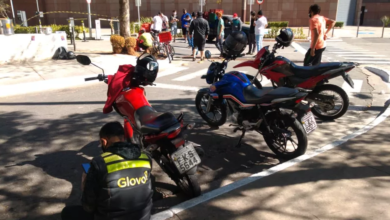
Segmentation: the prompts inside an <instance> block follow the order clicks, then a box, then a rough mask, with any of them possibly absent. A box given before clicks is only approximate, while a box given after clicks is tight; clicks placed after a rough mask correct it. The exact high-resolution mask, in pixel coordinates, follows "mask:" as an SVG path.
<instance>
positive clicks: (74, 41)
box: [72, 26, 76, 52]
mask: <svg viewBox="0 0 390 220" xmlns="http://www.w3.org/2000/svg"><path fill="white" fill-rule="evenodd" d="M72 38H73V49H74V51H75V52H76V36H75V34H74V26H72Z"/></svg>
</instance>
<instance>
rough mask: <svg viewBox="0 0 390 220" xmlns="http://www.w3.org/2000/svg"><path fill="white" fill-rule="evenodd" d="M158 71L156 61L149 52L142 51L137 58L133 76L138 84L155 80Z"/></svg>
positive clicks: (145, 83)
mask: <svg viewBox="0 0 390 220" xmlns="http://www.w3.org/2000/svg"><path fill="white" fill-rule="evenodd" d="M157 73H158V62H157V60H156V59H155V58H154V57H153V56H152V55H150V54H148V53H144V54H142V55H141V56H140V57H138V59H137V65H136V66H135V71H134V75H133V76H134V78H135V80H136V81H137V82H138V83H139V84H144V85H147V84H150V83H152V82H154V80H156V77H157Z"/></svg>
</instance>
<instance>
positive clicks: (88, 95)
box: [0, 42, 388, 219]
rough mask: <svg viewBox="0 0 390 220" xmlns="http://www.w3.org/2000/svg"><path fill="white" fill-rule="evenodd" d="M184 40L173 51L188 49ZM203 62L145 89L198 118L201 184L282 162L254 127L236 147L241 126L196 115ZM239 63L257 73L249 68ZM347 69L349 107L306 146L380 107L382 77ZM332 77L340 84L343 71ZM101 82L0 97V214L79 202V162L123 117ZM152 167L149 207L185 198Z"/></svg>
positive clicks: (158, 103) (179, 65) (51, 210)
mask: <svg viewBox="0 0 390 220" xmlns="http://www.w3.org/2000/svg"><path fill="white" fill-rule="evenodd" d="M180 44H182V45H184V44H183V43H178V45H180ZM266 44H273V42H267V43H266ZM182 47H183V49H181V50H182V51H181V52H180V49H179V50H178V51H179V53H182V54H183V55H184V54H186V53H187V54H189V53H188V52H189V50H188V49H185V48H184V46H182ZM208 47H209V48H212V47H213V45H208ZM213 53H214V52H213ZM279 55H283V56H286V57H288V58H290V59H291V60H294V61H297V62H298V61H300V60H303V55H302V54H300V53H299V52H294V49H293V48H291V47H290V48H286V49H285V50H280V51H279ZM103 61H104V60H101V62H103ZM239 62H242V61H233V62H231V63H229V69H228V71H230V70H233V69H232V67H233V66H234V65H236V64H237V63H239ZM208 65H209V62H208V61H204V62H202V63H198V62H192V61H189V62H184V63H183V62H179V61H175V62H173V64H172V66H171V67H170V68H166V69H165V70H163V71H161V72H160V73H159V75H158V79H157V80H156V83H157V86H156V87H147V89H146V92H147V97H148V99H149V100H150V103H151V104H152V106H153V107H154V108H156V109H157V110H158V111H172V112H173V113H175V114H179V113H180V112H184V113H185V121H186V122H195V123H197V126H196V127H195V129H194V130H193V131H192V132H191V133H190V134H189V136H188V139H189V140H191V141H193V142H196V143H198V144H200V145H202V147H203V148H204V149H205V152H206V155H205V157H204V158H203V159H202V164H201V166H200V168H199V171H198V174H197V175H198V178H199V181H200V183H201V184H202V186H201V187H202V190H203V192H208V191H210V190H213V189H216V188H219V187H221V186H224V185H227V184H229V183H232V182H234V181H237V180H239V179H242V178H245V177H248V176H250V175H251V174H253V173H257V172H260V171H262V170H266V169H269V168H271V167H273V166H275V165H278V164H280V163H282V162H284V161H281V160H278V159H277V158H276V157H275V156H274V154H273V153H272V152H271V151H270V150H269V149H268V147H267V146H266V144H265V143H264V141H263V138H262V137H261V136H260V135H258V134H255V133H248V134H247V135H246V137H245V139H244V142H245V144H244V145H243V147H242V148H236V147H235V145H236V143H237V141H238V136H239V133H232V132H233V131H232V130H233V129H232V128H231V127H228V126H227V125H228V124H229V122H227V123H226V124H225V125H224V126H221V127H220V128H219V129H215V128H210V127H209V126H208V125H206V124H205V123H204V122H203V121H202V120H201V118H200V116H199V115H198V114H197V112H196V109H195V105H194V99H195V95H196V91H197V90H198V89H199V88H203V87H207V86H208V85H207V84H206V82H205V81H204V80H202V79H200V76H201V75H203V74H204V73H205V72H206V69H207V67H208ZM111 68H112V67H111ZM91 69H92V67H88V68H81V69H80V70H79V71H80V75H83V74H96V72H98V70H94V71H93V72H92V73H86V71H87V70H91ZM72 71H74V72H75V74H76V73H77V70H72ZM240 71H243V72H246V73H248V74H255V72H254V70H253V69H249V68H242V69H240ZM350 73H351V76H352V78H353V79H354V80H360V81H361V83H360V85H361V86H360V87H359V89H358V90H355V91H349V96H350V99H351V107H350V111H348V112H347V114H346V115H345V116H343V117H342V118H340V119H338V120H337V121H330V122H322V121H317V123H318V129H317V130H316V131H315V132H314V133H312V134H311V135H310V136H309V147H308V151H307V152H308V153H310V152H312V151H313V150H316V149H318V148H320V147H322V146H324V145H326V144H328V143H330V142H332V141H336V140H338V139H339V138H341V137H343V136H345V135H348V134H351V133H353V132H354V131H356V130H358V129H360V128H362V127H363V126H365V125H366V124H367V123H369V122H370V121H372V120H373V119H374V118H375V117H376V116H377V115H378V114H379V112H380V111H381V110H382V109H383V108H382V106H383V103H384V101H380V102H378V103H382V104H378V105H375V106H372V103H373V100H381V99H383V100H385V98H386V97H387V96H388V95H380V94H379V93H373V92H374V91H375V89H374V88H373V87H372V86H371V84H372V83H373V82H375V83H377V84H378V85H379V84H380V83H381V80H380V78H379V77H377V76H375V75H371V76H368V75H367V74H366V73H365V72H364V71H363V70H361V69H359V68H356V69H354V70H353V71H351V72H350ZM330 83H332V84H336V85H339V86H341V87H343V88H345V83H344V81H343V79H342V78H341V77H339V78H336V79H334V80H332V81H331V82H330ZM355 84H356V82H355ZM382 84H383V83H382ZM263 85H265V86H266V87H267V86H268V88H266V89H269V86H270V84H269V82H267V81H263ZM380 85H381V84H380ZM106 89H107V86H106V85H105V84H104V83H99V82H89V83H85V84H83V85H79V86H77V87H71V88H66V89H59V90H50V91H45V92H38V93H31V94H25V95H19V96H10V97H3V98H0V106H1V107H0V120H1V122H2V123H1V124H0V145H1V146H7V147H5V148H3V149H2V150H3V151H2V155H1V156H0V157H1V162H0V163H1V166H0V174H1V176H2V178H1V179H0V194H1V196H0V199H1V200H2V202H1V205H0V210H1V212H0V213H4V214H0V219H12V218H15V219H33V218H39V219H58V218H59V216H58V215H59V212H60V211H61V209H62V208H63V207H64V205H65V204H78V203H79V199H80V195H81V194H80V177H81V172H82V170H81V166H80V164H81V163H84V162H88V160H89V159H91V158H92V157H93V156H96V155H98V154H99V152H100V149H99V147H98V138H97V135H98V131H99V129H100V127H101V126H102V125H103V124H104V123H105V122H108V121H112V120H118V121H121V118H120V116H119V115H117V114H116V113H111V114H108V115H104V114H102V107H103V105H104V102H105V98H106ZM368 106H372V107H370V108H368ZM154 167H157V166H154ZM153 174H154V175H155V176H156V178H157V191H158V192H160V193H162V194H164V195H165V196H166V198H164V199H161V200H158V201H155V202H154V211H153V212H154V213H156V212H159V211H162V210H165V209H167V208H169V207H171V206H172V205H175V204H178V203H180V202H182V201H185V200H186V198H185V197H183V195H181V194H180V193H179V192H178V191H177V188H176V186H175V184H174V183H173V182H172V181H171V180H170V179H169V178H168V177H167V176H166V174H165V173H164V172H162V171H161V170H159V169H158V168H156V169H154V171H153ZM16 183H17V184H16ZM27 216H28V217H27Z"/></svg>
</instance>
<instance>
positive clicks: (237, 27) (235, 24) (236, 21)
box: [232, 13, 242, 32]
mask: <svg viewBox="0 0 390 220" xmlns="http://www.w3.org/2000/svg"><path fill="white" fill-rule="evenodd" d="M241 29H242V22H241V19H240V18H239V17H238V15H237V13H234V14H233V21H232V32H235V31H241Z"/></svg>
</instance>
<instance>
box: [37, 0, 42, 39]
mask: <svg viewBox="0 0 390 220" xmlns="http://www.w3.org/2000/svg"><path fill="white" fill-rule="evenodd" d="M37 10H38V20H39V33H42V24H41V15H40V13H39V4H38V0H37Z"/></svg>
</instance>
